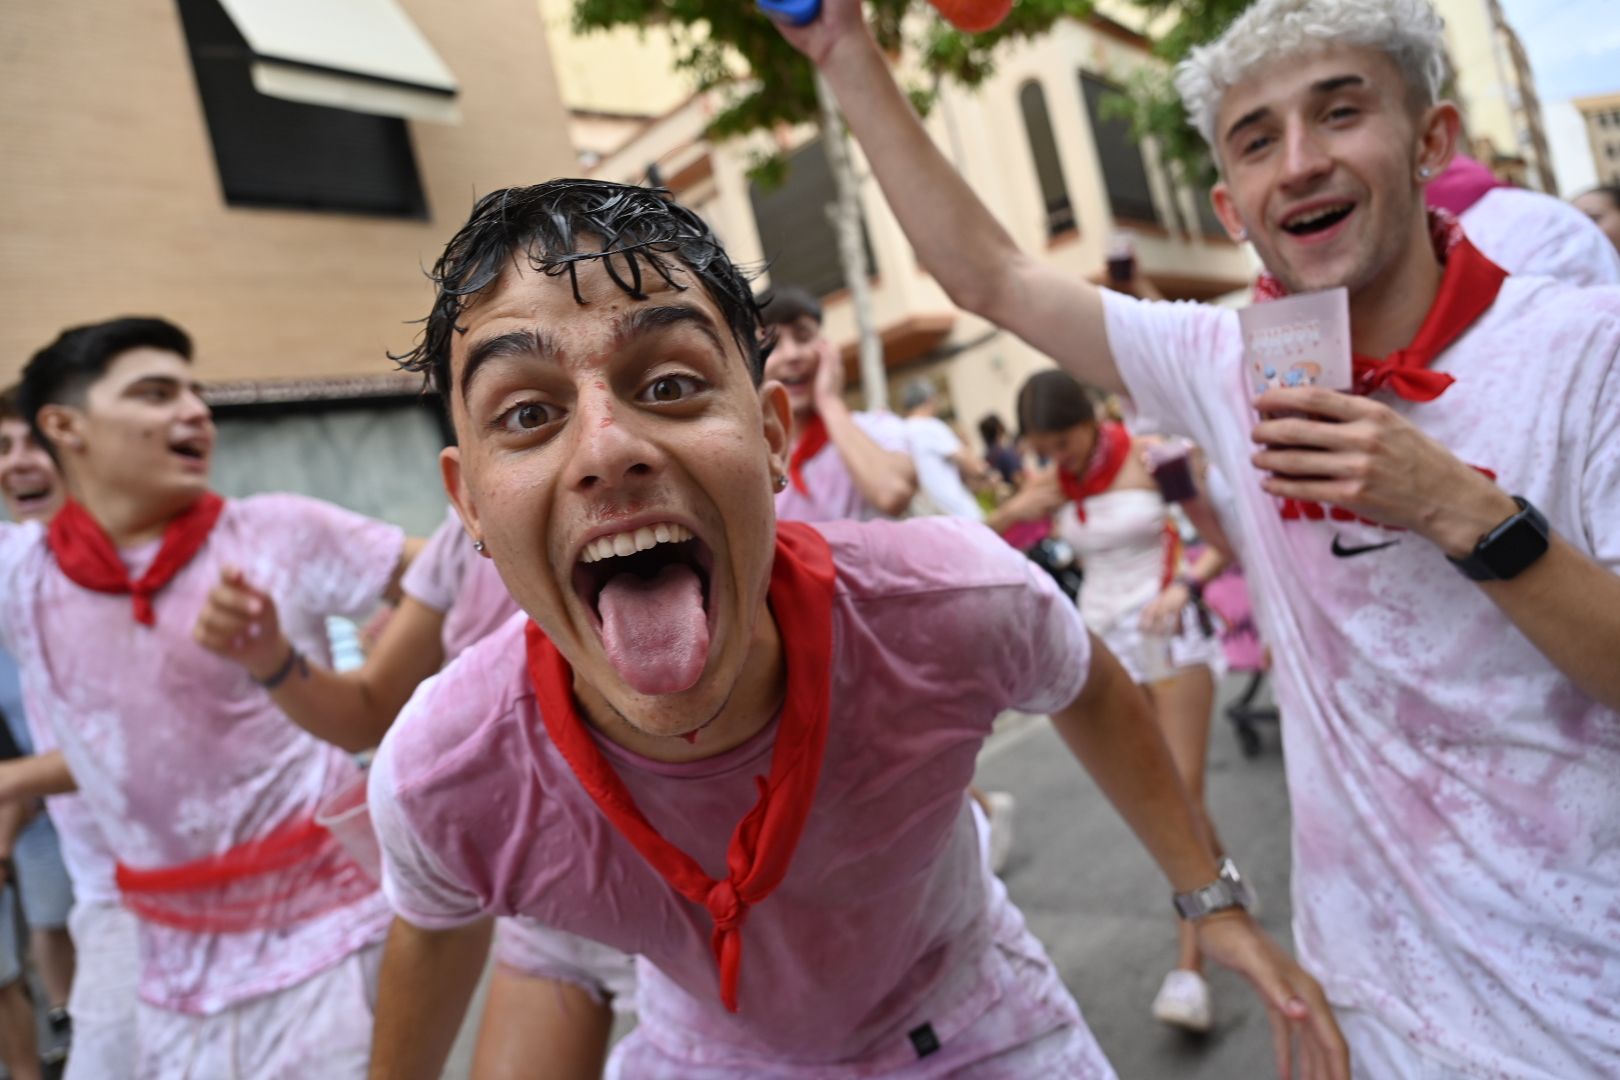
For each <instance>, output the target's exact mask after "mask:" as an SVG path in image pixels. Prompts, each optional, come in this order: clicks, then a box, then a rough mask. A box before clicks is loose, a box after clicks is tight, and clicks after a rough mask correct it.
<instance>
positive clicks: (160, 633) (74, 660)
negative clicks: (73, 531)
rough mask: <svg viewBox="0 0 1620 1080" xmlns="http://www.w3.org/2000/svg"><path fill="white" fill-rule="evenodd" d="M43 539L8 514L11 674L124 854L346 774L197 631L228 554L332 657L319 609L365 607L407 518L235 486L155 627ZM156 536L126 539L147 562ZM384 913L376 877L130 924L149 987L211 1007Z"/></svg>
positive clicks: (357, 942) (187, 845) (179, 852)
mask: <svg viewBox="0 0 1620 1080" xmlns="http://www.w3.org/2000/svg"><path fill="white" fill-rule="evenodd" d="M45 536H46V534H45V530H44V529H43V528H42V527H41V526H39V525H38V524H27V525H0V642H3V644H4V647H5V648H6V649H8V650H9V651H10V652H11V654H12V655H13V656H14V657H16V659H17V664H18V667H19V668H20V669H21V671H22V674H23V686H24V692H25V694H26V700H27V703H28V709H29V719H30V721H31V722H32V723H34V724H35V725H37V726H38V727H39V728H40V729H41V731H42V733H43V731H45V730H49V731H50V732H52V733H53V735H54V737H55V739H56V742H57V744H58V745H59V746H60V747H61V749H62V753H63V755H64V756H65V757H66V759H67V763H68V768H70V769H71V770H72V772H73V775H74V777H75V778H76V779H77V780H78V783H79V790H80V792H81V797H82V799H83V802H84V806H85V807H86V808H87V809H88V811H89V812H90V814H91V815H92V816H93V818H94V821H95V824H96V825H97V827H98V829H99V832H100V833H101V835H102V837H103V838H104V839H105V842H106V844H107V846H108V847H109V848H110V850H111V852H112V854H113V855H114V856H115V857H116V858H117V859H118V861H119V862H122V863H124V864H126V865H128V866H131V867H134V868H137V869H142V870H145V869H159V868H164V867H172V866H177V865H181V864H185V863H190V862H192V861H194V860H197V859H202V858H206V857H208V856H212V855H218V854H222V853H223V852H226V851H228V850H231V849H234V848H236V847H238V846H239V845H242V844H244V843H246V842H248V841H251V840H255V839H259V838H262V837H264V836H266V835H268V834H270V833H271V832H273V831H274V830H275V829H277V828H278V827H280V826H282V825H284V824H285V823H287V822H289V821H298V820H303V819H305V818H308V817H309V816H311V815H313V813H314V811H315V808H316V807H317V806H318V805H319V804H320V803H321V801H322V800H323V799H324V798H325V797H326V796H328V795H330V794H331V793H333V792H335V791H337V790H339V789H340V788H342V787H343V786H344V785H345V784H347V783H352V782H353V781H354V780H355V779H356V778H357V777H358V775H359V772H358V769H357V768H356V766H355V764H354V761H353V759H352V758H351V757H350V756H349V755H348V754H347V753H345V752H344V751H342V750H341V749H339V748H338V747H336V746H333V745H331V744H330V743H326V742H322V741H321V740H320V739H317V738H316V737H315V736H314V735H311V734H310V733H309V732H307V731H305V730H304V729H303V728H300V727H298V726H297V725H295V724H294V723H293V722H292V721H291V720H289V719H287V717H286V715H285V714H284V713H283V712H282V711H281V710H280V709H279V708H277V706H276V703H275V702H274V701H273V700H271V697H270V694H269V692H268V691H267V690H264V689H263V688H261V687H259V686H257V685H255V684H254V682H253V680H252V679H251V678H250V677H249V676H248V674H247V672H246V671H245V670H244V669H243V668H242V667H241V665H239V664H237V663H235V662H234V661H231V660H227V659H225V658H224V657H220V656H216V655H214V654H213V653H211V652H208V651H206V650H204V649H203V648H202V646H200V645H198V644H197V643H196V642H195V641H194V640H193V639H192V636H191V630H192V625H193V624H194V623H195V622H196V618H197V613H198V611H200V610H201V609H202V606H203V604H204V602H205V601H206V599H207V596H208V592H209V590H210V589H212V588H213V587H214V585H216V584H217V583H218V582H219V575H220V570H221V568H222V567H225V566H235V567H240V568H241V569H242V570H243V572H244V573H246V575H247V578H248V580H249V581H250V582H252V583H253V584H254V585H255V586H257V587H258V588H261V589H263V590H265V591H266V592H268V593H270V594H271V595H272V596H274V597H275V600H276V606H277V609H278V612H279V615H280V619H281V628H282V630H283V632H285V633H286V635H287V636H288V638H289V639H291V640H292V642H293V643H294V644H295V645H297V647H298V649H299V650H300V651H301V652H303V653H304V654H305V655H307V656H310V657H312V658H313V659H315V661H316V662H318V663H328V662H329V661H328V659H327V641H326V625H325V617H326V616H327V615H328V614H338V615H347V616H350V617H355V618H358V617H360V616H362V615H364V614H365V613H366V612H368V611H369V610H370V609H371V608H373V607H374V606H375V605H376V603H377V601H378V600H379V599H380V598H381V596H382V593H383V590H384V589H385V587H386V586H387V584H388V581H389V578H390V577H391V576H392V574H393V570H394V567H395V566H397V565H398V563H399V556H400V552H401V550H402V549H403V547H404V542H405V537H404V534H403V533H402V532H401V531H400V530H399V529H397V528H395V527H394V526H392V525H385V524H383V523H381V522H378V521H372V520H370V519H368V518H363V517H361V516H359V515H358V514H353V513H350V512H348V511H347V510H343V509H340V508H338V507H336V506H332V505H330V504H328V503H323V502H317V501H316V500H314V499H306V498H303V497H301V496H297V495H256V496H254V497H252V498H248V499H230V500H227V501H226V503H225V508H224V510H223V511H221V513H220V516H219V521H218V523H217V524H216V525H215V526H214V529H213V531H212V532H211V533H209V535H208V540H207V542H206V543H204V544H203V546H202V547H201V548H200V549H199V550H198V552H197V554H196V555H195V556H194V557H193V558H192V559H191V561H190V562H188V563H187V564H186V565H185V566H184V567H182V568H181V569H180V570H179V572H177V573H176V574H175V575H174V578H173V580H171V581H170V582H169V583H168V584H167V585H166V586H164V588H163V589H162V590H161V591H160V592H158V593H157V595H156V596H154V597H153V598H152V607H153V611H154V614H155V618H156V621H155V624H154V625H152V626H143V625H141V624H140V623H137V622H136V621H135V618H134V616H133V614H132V609H131V602H130V598H129V597H128V596H127V595H115V594H106V593H98V592H91V591H89V590H87V589H84V588H82V587H80V586H78V585H76V584H74V583H73V582H72V581H70V580H69V579H68V578H67V576H66V575H64V574H63V573H62V571H61V569H60V568H59V567H58V566H57V563H56V559H55V557H54V556H52V554H51V552H50V549H49V547H48V546H47V543H46V539H45ZM157 551H158V544H157V543H156V542H154V543H151V544H147V545H143V546H142V548H141V549H139V550H136V551H125V552H122V554H123V555H124V556H125V558H126V561H133V562H135V563H137V565H139V564H142V563H149V562H150V560H151V559H152V558H153V557H154V556H156V554H157ZM325 887H326V886H324V885H323V884H321V883H319V882H316V883H309V884H307V885H306V886H305V887H302V888H301V889H300V890H299V892H300V893H301V894H303V896H302V898H304V899H308V898H309V897H310V896H312V895H314V893H315V891H316V890H320V889H323V888H325ZM388 918H389V913H388V910H387V905H386V903H384V901H383V899H382V897H381V895H380V894H379V893H376V892H373V893H372V894H371V895H369V896H365V897H363V898H360V899H358V900H354V901H347V900H334V901H333V906H331V907H330V908H328V909H327V910H325V911H324V912H323V913H321V914H317V915H313V916H311V917H309V918H305V919H302V920H300V921H297V922H294V923H292V924H291V925H286V926H282V927H280V928H274V929H258V930H243V931H234V932H229V933H215V932H208V931H201V930H199V931H192V930H183V929H177V928H174V927H169V926H163V925H159V924H157V923H155V922H149V921H142V923H141V930H140V933H141V998H142V1000H144V1001H146V1002H148V1003H149V1004H152V1005H156V1006H159V1007H161V1008H165V1009H171V1010H175V1011H179V1012H186V1013H193V1014H213V1013H217V1012H219V1011H221V1010H223V1009H225V1008H228V1007H229V1006H231V1005H234V1004H236V1003H238V1002H241V1001H245V1000H247V999H249V998H253V997H258V996H261V995H264V994H269V993H273V992H275V991H277V990H283V989H286V988H287V987H289V986H293V985H295V984H297V983H299V982H301V981H303V980H304V979H307V978H309V977H311V976H313V975H315V974H318V973H320V972H322V971H326V970H328V969H330V968H332V967H334V966H335V965H337V964H338V963H339V962H341V961H342V960H343V959H344V958H345V957H347V956H348V955H349V954H351V953H353V952H354V951H355V950H357V949H359V948H363V947H365V946H367V945H371V944H373V943H375V942H377V941H380V940H381V939H382V936H383V933H384V932H385V930H386V929H387V925H388Z"/></svg>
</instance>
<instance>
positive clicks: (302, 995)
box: [74, 944, 382, 1080]
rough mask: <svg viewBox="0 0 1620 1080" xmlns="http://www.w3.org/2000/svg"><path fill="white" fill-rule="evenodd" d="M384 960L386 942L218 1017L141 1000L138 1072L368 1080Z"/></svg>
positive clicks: (177, 1079) (172, 1078) (147, 1075)
mask: <svg viewBox="0 0 1620 1080" xmlns="http://www.w3.org/2000/svg"><path fill="white" fill-rule="evenodd" d="M381 963H382V945H380V944H378V945H372V946H369V947H367V948H365V949H361V950H360V951H359V952H356V953H351V954H350V955H349V956H347V957H345V958H344V960H343V961H342V962H341V963H339V964H337V965H336V966H335V967H331V968H328V969H327V970H325V971H323V972H321V973H320V974H318V975H314V976H311V977H310V978H308V979H305V980H304V981H303V982H301V983H298V984H297V985H296V986H289V987H288V988H287V989H285V990H278V991H277V992H276V993H273V994H266V995H264V996H263V997H256V998H251V999H249V1000H248V1001H244V1002H241V1003H239V1004H237V1005H233V1006H231V1007H230V1008H228V1009H226V1010H225V1011H224V1012H221V1013H216V1014H214V1015H213V1016H192V1015H190V1014H188V1013H181V1012H175V1011H173V1010H172V1009H160V1008H158V1007H156V1006H154V1005H148V1004H147V1003H146V1002H144V1001H143V1002H141V1003H140V1006H139V1011H138V1024H139V1045H140V1053H139V1059H140V1063H139V1066H138V1068H137V1070H136V1075H138V1076H139V1077H140V1078H141V1080H311V1078H314V1077H319V1078H320V1080H365V1076H366V1072H367V1069H368V1068H369V1066H370V1062H371V1027H372V1020H373V1016H374V1013H373V1009H374V1007H375V1005H376V1000H377V969H378V966H379V965H380V964H381ZM75 1041H77V1040H75ZM74 1052H75V1053H77V1052H78V1050H77V1046H75V1048H74Z"/></svg>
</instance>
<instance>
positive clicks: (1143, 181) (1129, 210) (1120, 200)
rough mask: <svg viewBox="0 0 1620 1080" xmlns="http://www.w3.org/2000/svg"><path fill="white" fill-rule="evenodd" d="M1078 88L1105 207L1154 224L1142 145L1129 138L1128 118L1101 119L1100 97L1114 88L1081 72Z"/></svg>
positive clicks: (1156, 218)
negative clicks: (1105, 191)
mask: <svg viewBox="0 0 1620 1080" xmlns="http://www.w3.org/2000/svg"><path fill="white" fill-rule="evenodd" d="M1080 90H1081V92H1082V93H1083V94H1084V95H1085V99H1086V115H1088V116H1089V117H1090V118H1091V134H1092V137H1093V138H1095V139H1096V141H1097V157H1098V159H1099V161H1100V162H1101V163H1102V173H1103V186H1104V187H1106V188H1107V189H1108V207H1109V209H1110V210H1111V211H1112V212H1113V215H1114V216H1115V217H1116V218H1124V219H1126V220H1129V221H1139V222H1146V223H1148V224H1152V225H1157V224H1158V223H1159V215H1158V213H1157V212H1156V211H1155V210H1154V209H1153V188H1152V187H1151V186H1150V185H1149V184H1148V172H1147V163H1146V162H1145V161H1144V160H1143V159H1142V148H1141V147H1140V146H1138V145H1137V144H1136V140H1135V139H1133V138H1132V137H1131V125H1130V121H1128V120H1122V119H1111V118H1110V119H1105V118H1104V117H1103V114H1102V100H1103V98H1105V97H1106V96H1108V95H1109V94H1111V93H1116V92H1117V91H1118V87H1116V86H1114V85H1113V84H1112V83H1109V82H1105V81H1104V80H1102V79H1099V78H1097V77H1096V76H1094V75H1088V74H1086V73H1085V72H1083V71H1082V72H1081V73H1080Z"/></svg>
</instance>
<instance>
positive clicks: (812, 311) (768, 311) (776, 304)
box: [759, 285, 821, 326]
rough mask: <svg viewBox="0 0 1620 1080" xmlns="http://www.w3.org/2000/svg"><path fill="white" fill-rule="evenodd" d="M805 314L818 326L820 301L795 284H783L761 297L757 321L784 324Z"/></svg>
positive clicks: (767, 323) (766, 323) (794, 320)
mask: <svg viewBox="0 0 1620 1080" xmlns="http://www.w3.org/2000/svg"><path fill="white" fill-rule="evenodd" d="M805 315H808V316H810V318H812V319H814V320H815V322H816V325H817V326H820V325H821V301H819V300H817V299H816V298H815V297H814V296H811V295H810V293H809V292H807V291H806V290H804V289H801V288H799V287H798V286H797V285H783V286H781V287H779V288H774V289H771V290H770V291H769V292H767V293H765V294H764V295H763V296H762V297H761V303H760V309H759V321H760V322H761V323H763V324H765V325H766V326H786V325H787V324H788V323H793V322H798V321H799V319H800V318H801V317H803V316H805Z"/></svg>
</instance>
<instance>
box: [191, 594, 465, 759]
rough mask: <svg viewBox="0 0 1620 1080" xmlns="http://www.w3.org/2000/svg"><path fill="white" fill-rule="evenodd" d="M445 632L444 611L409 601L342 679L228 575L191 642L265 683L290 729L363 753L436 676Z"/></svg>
mask: <svg viewBox="0 0 1620 1080" xmlns="http://www.w3.org/2000/svg"><path fill="white" fill-rule="evenodd" d="M443 626H444V615H443V614H442V613H441V612H438V611H435V610H433V609H432V608H430V607H428V606H427V605H426V604H423V603H422V602H421V601H419V600H417V599H415V598H414V597H411V596H406V597H405V598H404V599H403V600H401V601H400V603H399V607H398V608H397V609H396V610H395V612H394V614H393V617H392V618H390V619H389V620H388V626H387V627H386V628H385V629H384V630H383V633H382V638H381V640H379V641H378V642H377V647H376V648H375V649H373V650H372V652H371V655H370V656H368V657H367V658H366V662H365V664H364V665H362V666H361V667H359V668H357V669H356V670H354V671H347V672H343V673H341V674H340V673H338V672H335V671H332V670H330V669H328V668H324V667H321V666H320V665H318V664H311V663H310V662H309V661H308V660H307V659H305V658H304V657H302V656H300V655H299V654H298V653H297V652H296V650H295V649H294V648H293V645H292V643H291V642H290V641H288V640H287V638H286V635H284V634H283V633H282V632H281V622H280V619H279V618H278V616H277V612H276V602H275V599H274V598H273V597H271V596H270V595H269V594H268V593H264V592H261V591H259V590H258V589H255V588H254V587H253V586H252V585H250V584H249V583H248V582H247V581H246V579H245V578H244V577H243V576H242V574H241V573H240V572H239V571H236V570H229V569H228V570H226V571H225V572H224V573H223V574H222V575H221V578H220V583H219V584H218V585H216V586H215V587H214V589H213V591H212V592H210V593H209V596H208V601H207V603H206V604H205V605H204V607H203V610H202V611H201V612H200V613H199V614H198V616H197V623H196V626H195V628H194V629H193V636H194V637H195V638H196V640H197V642H198V643H199V644H201V645H202V646H203V647H204V648H206V649H209V650H210V651H212V652H215V653H218V654H219V655H221V656H224V657H226V658H227V659H230V660H235V661H236V662H237V663H239V664H241V665H242V666H243V667H244V668H246V669H247V672H248V674H249V675H251V676H253V678H254V679H256V680H257V681H259V682H260V683H263V684H266V685H267V686H268V688H269V690H270V696H271V698H272V699H273V700H274V701H275V703H276V705H277V706H279V707H280V708H281V711H282V712H284V713H286V714H287V716H288V718H289V719H291V720H292V722H293V723H295V724H297V725H298V726H299V727H301V728H304V729H305V730H306V731H308V732H310V733H311V734H312V735H315V736H316V737H317V738H320V739H324V740H325V741H327V742H329V743H333V744H334V745H337V746H340V747H342V748H343V749H345V750H350V751H359V750H365V749H368V748H370V747H373V746H376V745H377V744H378V743H379V742H381V741H382V737H383V734H384V733H385V732H387V730H388V726H389V725H390V724H392V723H393V722H394V717H395V716H397V715H398V714H399V711H400V709H402V708H404V707H405V702H407V701H408V700H410V696H411V694H412V692H414V691H415V689H416V687H417V685H418V684H419V683H421V682H422V681H423V680H424V679H426V678H428V677H429V676H431V675H432V674H433V673H434V672H436V671H438V670H439V666H440V665H441V664H442V663H443V662H444V645H443V642H442V639H441V637H440V633H441V631H442V629H443Z"/></svg>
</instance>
